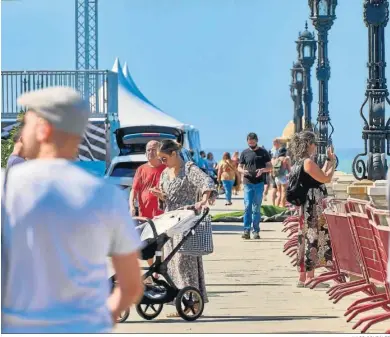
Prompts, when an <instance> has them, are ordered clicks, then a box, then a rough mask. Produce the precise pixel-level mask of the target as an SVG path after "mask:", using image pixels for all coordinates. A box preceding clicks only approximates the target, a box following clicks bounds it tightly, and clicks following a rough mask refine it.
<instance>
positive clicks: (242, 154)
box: [241, 148, 253, 156]
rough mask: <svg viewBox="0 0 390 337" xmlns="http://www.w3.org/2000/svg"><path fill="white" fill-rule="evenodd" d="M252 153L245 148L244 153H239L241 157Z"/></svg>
mask: <svg viewBox="0 0 390 337" xmlns="http://www.w3.org/2000/svg"><path fill="white" fill-rule="evenodd" d="M252 152H253V151H252V150H251V149H249V148H247V149H245V150H244V151H242V152H241V156H245V155H247V154H248V153H249V154H250V153H252Z"/></svg>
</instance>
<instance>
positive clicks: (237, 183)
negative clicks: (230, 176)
mask: <svg viewBox="0 0 390 337" xmlns="http://www.w3.org/2000/svg"><path fill="white" fill-rule="evenodd" d="M232 161H233V163H234V167H235V168H236V170H237V172H236V177H235V179H236V181H235V184H234V186H233V192H234V195H238V192H240V191H241V186H242V175H241V173H240V172H238V165H239V164H240V153H239V152H238V151H236V152H234V153H233V156H232Z"/></svg>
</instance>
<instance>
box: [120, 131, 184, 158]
mask: <svg viewBox="0 0 390 337" xmlns="http://www.w3.org/2000/svg"><path fill="white" fill-rule="evenodd" d="M115 134H116V141H117V144H118V147H119V151H120V153H119V155H120V156H123V155H129V154H140V153H143V154H145V153H146V144H147V143H148V142H149V141H151V140H157V141H161V140H164V139H174V140H176V141H177V142H179V143H180V144H183V141H184V131H182V130H180V129H177V128H173V127H166V126H155V125H150V126H131V127H124V128H119V129H118V130H117V131H116V132H115Z"/></svg>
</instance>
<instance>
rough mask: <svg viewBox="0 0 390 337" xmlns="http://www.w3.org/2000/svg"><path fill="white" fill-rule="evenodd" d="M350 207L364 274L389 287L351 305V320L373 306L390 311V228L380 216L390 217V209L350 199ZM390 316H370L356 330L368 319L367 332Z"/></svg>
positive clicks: (373, 307)
mask: <svg viewBox="0 0 390 337" xmlns="http://www.w3.org/2000/svg"><path fill="white" fill-rule="evenodd" d="M346 209H347V212H348V216H349V217H350V223H351V225H352V228H353V230H354V234H355V235H356V239H357V240H356V241H357V248H358V250H359V253H360V256H361V258H362V264H361V266H362V267H363V274H365V275H367V277H368V280H369V282H370V284H372V285H383V286H384V287H385V289H386V292H385V294H377V292H376V287H374V286H373V288H372V289H373V294H372V295H369V296H368V297H367V298H364V299H361V300H359V301H356V302H355V303H354V304H353V305H352V306H350V308H349V309H348V310H347V312H346V314H347V315H348V314H351V313H352V315H351V316H350V317H349V318H348V320H347V321H350V320H352V319H353V318H354V317H356V316H357V315H358V314H360V313H362V312H365V311H368V310H371V309H375V308H383V309H385V310H387V311H390V307H389V304H390V288H389V283H388V281H387V260H388V242H389V241H388V240H389V227H388V225H387V227H385V226H381V225H380V221H381V220H380V216H387V217H389V212H387V211H379V210H376V209H374V208H372V207H370V206H369V205H368V202H365V201H362V200H354V199H349V200H348V201H347V204H346ZM357 302H358V303H357ZM365 302H368V303H365ZM363 303H364V304H363ZM388 318H390V313H389V312H387V313H384V314H377V315H372V316H368V317H365V318H363V319H361V320H359V321H358V322H357V323H356V324H355V325H354V326H353V329H356V328H357V327H358V326H359V325H360V324H362V323H363V322H367V321H368V322H369V323H368V324H367V325H366V326H365V327H364V328H363V330H362V332H365V331H366V330H367V329H368V328H369V327H370V326H371V325H373V324H375V323H378V322H380V321H383V320H386V319H388Z"/></svg>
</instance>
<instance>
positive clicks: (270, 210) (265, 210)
mask: <svg viewBox="0 0 390 337" xmlns="http://www.w3.org/2000/svg"><path fill="white" fill-rule="evenodd" d="M285 210H286V208H283V207H278V206H272V205H261V215H263V216H266V217H270V216H273V215H276V214H280V213H282V212H284V211H285ZM241 216H244V211H237V212H229V213H221V214H215V215H213V216H212V221H215V220H218V219H221V218H225V217H234V218H238V217H241Z"/></svg>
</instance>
